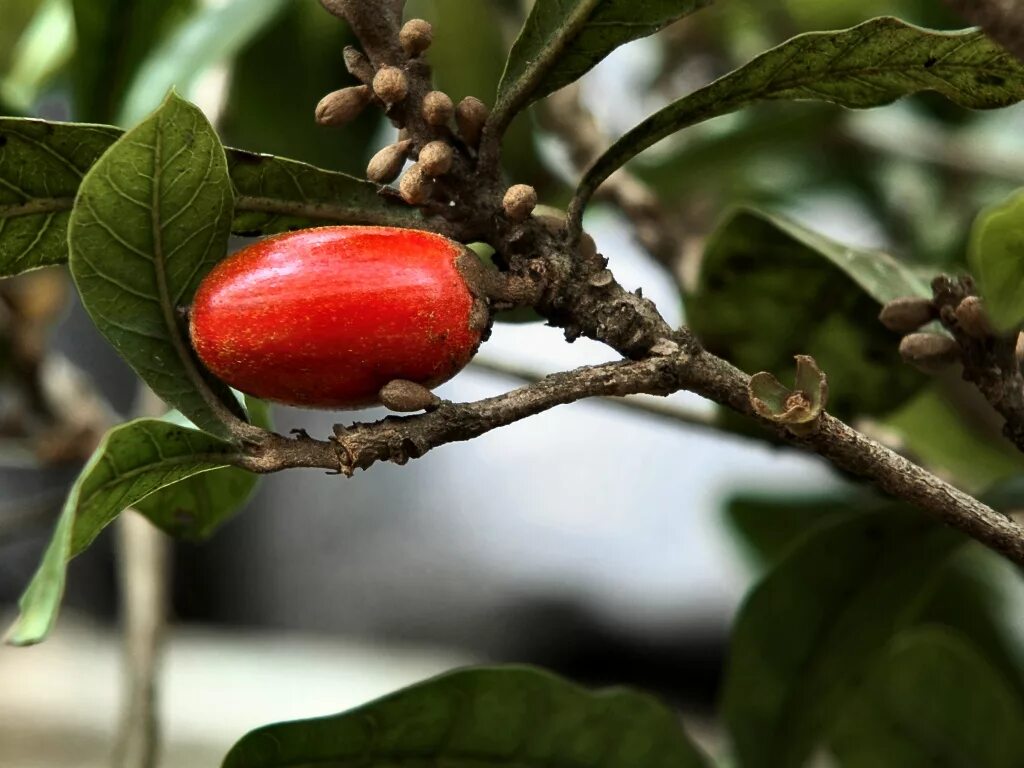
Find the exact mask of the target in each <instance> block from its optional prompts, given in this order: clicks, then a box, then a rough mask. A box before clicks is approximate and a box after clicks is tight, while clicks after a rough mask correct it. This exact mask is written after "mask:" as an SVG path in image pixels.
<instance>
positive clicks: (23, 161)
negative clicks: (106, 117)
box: [0, 118, 422, 277]
mask: <svg viewBox="0 0 1024 768" xmlns="http://www.w3.org/2000/svg"><path fill="white" fill-rule="evenodd" d="M121 135H122V132H121V131H120V130H119V129H117V128H112V127H110V126H105V125H86V124H81V123H55V122H46V121H43V120H28V119H22V118H0V277H7V276H10V275H14V274H17V273H19V272H24V271H26V270H29V269H35V268H37V267H45V266H48V265H51V264H62V263H64V262H65V261H67V225H68V216H69V214H70V211H71V207H72V204H73V202H74V199H75V195H76V194H77V193H78V187H79V185H80V184H81V181H82V178H83V177H84V176H85V174H86V172H87V171H88V170H89V168H91V167H92V166H93V164H95V163H96V161H97V160H98V159H99V158H100V156H101V155H102V154H103V153H104V152H105V151H106V150H107V149H109V148H110V146H111V145H112V144H113V143H114V142H115V141H117V139H118V137H120V136H121ZM227 152H228V167H229V172H230V174H231V180H232V182H233V183H234V185H235V191H236V194H237V195H238V201H237V204H236V209H235V219H234V221H233V223H232V231H233V232H234V233H235V234H246V235H264V234H275V233H277V232H284V231H287V230H290V229H299V228H302V227H311V226H318V225H323V224H390V225H393V226H408V227H415V226H422V219H421V218H420V215H419V213H418V212H417V211H416V209H414V208H409V207H407V206H404V205H401V204H399V203H396V202H394V201H393V200H392V199H391V198H385V197H382V196H381V195H379V194H378V193H377V187H376V185H374V184H372V183H370V182H368V181H365V180H363V179H357V178H355V177H353V176H348V175H346V174H343V173H335V172H333V171H325V170H321V169H319V168H314V167H313V166H311V165H306V164H305V163H299V162H296V161H294V160H287V159H284V158H280V157H274V156H272V155H258V154H254V153H252V152H245V151H242V150H234V149H229V150H228V151H227Z"/></svg>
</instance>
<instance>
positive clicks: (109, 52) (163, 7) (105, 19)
mask: <svg viewBox="0 0 1024 768" xmlns="http://www.w3.org/2000/svg"><path fill="white" fill-rule="evenodd" d="M72 5H73V6H74V10H75V35H76V44H75V56H74V60H73V61H72V67H71V73H72V76H73V84H74V113H75V117H76V118H78V119H79V120H88V121H90V122H93V121H95V122H110V121H111V120H113V119H114V118H115V117H116V116H117V114H118V113H119V111H120V106H121V102H122V100H123V98H124V95H125V92H126V91H127V89H128V84H129V83H130V82H131V80H132V77H133V76H134V74H135V72H136V70H137V69H138V67H139V66H140V65H141V64H142V62H143V61H144V60H145V58H146V57H147V55H149V53H150V51H151V50H152V49H153V47H154V46H155V45H156V43H157V42H158V41H159V40H160V39H161V38H162V37H164V36H165V35H166V34H168V32H169V31H170V30H172V29H174V28H175V27H176V26H177V25H178V24H180V23H181V22H183V21H184V20H185V19H186V18H187V17H188V16H189V14H191V13H192V10H193V8H194V7H195V2H194V0H73V1H72Z"/></svg>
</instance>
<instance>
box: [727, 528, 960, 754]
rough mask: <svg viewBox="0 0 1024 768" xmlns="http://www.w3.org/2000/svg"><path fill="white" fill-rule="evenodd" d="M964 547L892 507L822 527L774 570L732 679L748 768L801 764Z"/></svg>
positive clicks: (746, 625)
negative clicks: (942, 572) (956, 551)
mask: <svg viewBox="0 0 1024 768" xmlns="http://www.w3.org/2000/svg"><path fill="white" fill-rule="evenodd" d="M961 541H962V540H961V538H960V537H959V536H958V535H956V534H953V533H952V532H950V531H949V530H947V529H945V528H941V527H939V526H936V525H934V524H932V523H931V522H930V521H927V520H923V519H921V518H920V517H918V516H916V515H915V516H910V515H904V514H899V513H893V512H892V511H888V512H885V513H877V514H867V515H858V516H856V517H853V518H840V519H837V520H834V521H833V522H831V523H830V524H827V525H824V524H823V525H821V526H820V527H817V528H815V529H814V532H813V534H811V535H808V536H806V537H805V538H803V539H802V540H801V541H800V544H799V545H798V546H797V547H795V548H794V549H792V550H791V551H790V552H789V553H788V554H787V555H786V556H785V557H784V558H783V559H782V560H781V561H780V562H779V563H778V564H777V565H776V567H775V568H774V569H773V570H772V571H771V572H770V573H769V574H768V575H767V576H766V577H765V578H764V579H763V580H762V581H761V582H760V583H759V584H758V585H757V586H756V587H755V588H754V589H753V591H752V592H751V593H750V594H749V595H748V597H747V599H746V601H745V603H744V605H743V608H742V609H741V610H740V614H739V616H738V617H737V619H736V623H735V626H734V630H733V637H732V644H731V649H730V656H729V665H728V671H727V674H726V680H725V683H724V691H723V698H722V716H723V719H724V721H725V723H726V726H727V727H728V730H729V733H730V736H731V738H732V743H733V747H734V749H735V753H736V756H737V758H738V759H739V761H740V764H741V765H742V766H743V768H759V767H760V766H765V768H797V767H798V766H801V765H803V764H804V761H805V760H806V759H807V758H808V756H809V755H810V754H811V752H812V750H813V749H814V748H815V747H816V746H818V745H820V744H821V743H822V741H823V740H824V739H825V738H826V737H827V735H828V733H829V731H830V729H831V728H832V726H833V725H834V723H835V721H836V719H837V718H838V717H839V715H840V714H841V713H842V711H843V707H844V704H845V702H846V699H847V698H848V697H849V696H850V695H851V694H852V693H853V692H854V691H855V690H856V689H857V685H858V683H859V681H860V680H861V679H862V678H863V676H864V674H865V673H866V672H867V671H868V670H869V669H871V667H872V666H873V665H874V664H875V662H876V661H877V660H878V659H879V658H880V657H881V655H882V653H883V652H884V650H885V647H886V645H887V643H888V642H889V640H890V639H891V638H892V637H894V636H895V634H896V633H897V632H898V631H899V630H900V629H902V628H903V627H905V626H906V625H907V624H908V622H909V621H910V620H911V619H912V618H913V616H914V612H915V610H916V609H918V608H919V607H920V604H921V601H922V599H923V598H924V597H925V596H926V595H927V594H928V591H929V589H930V587H931V586H932V585H933V581H934V576H935V575H936V574H937V573H938V572H939V570H940V569H941V568H942V566H943V565H944V564H945V563H946V562H947V560H948V558H949V556H950V555H951V554H952V553H953V551H954V550H955V549H956V547H957V546H958V545H959V544H960V543H961Z"/></svg>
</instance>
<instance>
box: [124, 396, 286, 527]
mask: <svg viewBox="0 0 1024 768" xmlns="http://www.w3.org/2000/svg"><path fill="white" fill-rule="evenodd" d="M246 406H247V410H248V412H249V420H250V421H251V422H252V423H253V424H255V425H256V426H258V427H263V428H264V429H271V428H272V425H271V421H270V408H269V407H268V406H267V405H266V403H264V402H263V401H261V400H256V399H254V398H251V397H248V398H246ZM164 419H165V420H166V421H170V422H171V423H172V424H180V425H182V426H187V427H191V426H192V424H191V422H189V421H188V420H187V419H186V418H185V417H184V416H182V415H181V414H180V413H178V412H177V411H173V412H171V413H170V414H168V415H167V416H165V417H164ZM258 482H259V475H256V474H253V473H252V472H249V471H247V470H244V469H239V468H237V467H225V468H223V469H217V470H214V471H212V472H203V473H202V474H199V475H194V476H192V477H190V478H188V479H187V480H182V481H181V482H178V483H175V484H174V485H169V486H167V487H166V488H163V489H161V490H159V491H157V492H156V493H153V494H151V495H150V496H147V497H146V498H145V499H143V500H142V501H140V502H139V503H137V504H136V505H135V508H136V509H137V510H138V511H139V512H141V513H142V514H143V515H145V516H146V518H147V519H148V520H149V521H150V522H151V523H153V525H155V526H156V527H157V528H159V529H161V530H162V531H164V532H165V533H167V534H169V535H171V536H174V537H175V538H178V539H189V540H193V541H196V540H200V539H206V538H209V537H210V536H211V535H212V534H213V533H214V532H215V531H216V530H217V529H218V528H220V526H221V525H223V524H224V523H225V522H226V521H227V520H228V519H229V518H230V517H232V516H233V515H234V514H235V513H236V512H238V511H239V510H240V509H241V508H242V506H243V505H244V504H245V503H246V501H248V500H249V498H250V497H251V496H252V493H253V491H254V490H255V489H256V485H257V483H258Z"/></svg>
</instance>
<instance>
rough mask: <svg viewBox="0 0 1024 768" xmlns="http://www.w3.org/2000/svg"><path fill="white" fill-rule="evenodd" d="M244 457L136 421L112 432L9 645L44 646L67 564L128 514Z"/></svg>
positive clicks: (85, 473) (198, 437)
mask: <svg viewBox="0 0 1024 768" xmlns="http://www.w3.org/2000/svg"><path fill="white" fill-rule="evenodd" d="M237 457H238V454H237V449H235V448H234V447H233V446H232V445H230V444H229V443H226V442H224V441H223V440H218V439H217V438H215V437H212V436H211V435H207V434H205V433H203V432H200V431H198V430H195V429H188V428H186V427H181V426H178V425H177V424H171V423H169V422H166V421H159V420H156V419H140V420H138V421H130V422H128V423H127V424H122V425H121V426H119V427H115V428H114V429H112V430H111V431H110V432H108V433H107V434H106V436H105V437H104V438H103V441H102V442H101V443H100V444H99V446H98V447H97V448H96V451H95V452H94V453H93V455H92V458H90V459H89V461H88V463H87V464H86V465H85V467H84V468H83V469H82V472H81V474H80V475H79V476H78V479H77V480H76V481H75V483H74V485H73V486H72V487H71V492H70V493H69V494H68V498H67V501H66V502H65V503H64V510H63V511H62V512H61V516H60V520H59V522H58V523H57V528H56V530H55V531H54V534H53V538H52V539H51V541H50V545H49V547H48V548H47V550H46V554H45V555H44V556H43V560H42V563H40V565H39V569H38V570H37V571H36V574H35V576H34V577H33V578H32V582H31V583H30V584H29V586H28V588H27V589H26V590H25V593H24V594H23V595H22V598H21V600H20V601H19V603H18V606H19V608H20V610H21V612H20V615H19V616H18V619H17V621H15V623H14V625H13V626H12V627H11V629H10V630H9V631H8V633H7V636H6V638H5V639H6V641H7V642H8V643H11V644H12V645H31V644H33V643H38V642H40V641H42V640H43V639H45V637H46V635H47V634H48V633H49V632H50V629H51V628H52V627H53V623H54V621H56V618H57V611H58V609H59V607H60V600H61V596H62V595H63V592H64V579H65V574H66V571H67V563H68V561H69V560H70V559H71V558H73V557H74V556H75V555H77V554H79V553H80V552H82V551H83V550H84V549H85V548H86V547H88V546H89V544H91V543H92V541H93V539H95V538H96V536H97V535H98V534H99V532H100V531H101V530H103V528H105V527H106V526H107V525H109V524H110V523H111V522H112V521H113V520H114V518H115V517H117V515H118V514H119V513H120V512H121V511H123V510H124V509H126V508H127V507H129V506H131V505H132V504H135V503H136V502H137V501H139V500H141V499H143V498H145V497H146V496H147V495H149V494H150V493H153V492H154V491H156V490H158V489H160V488H163V487H165V486H168V485H171V484H172V483H176V482H178V481H179V480H183V479H185V478H187V477H190V476H192V475H196V474H198V473H200V472H207V471H210V470H214V469H219V468H221V467H226V466H229V465H230V464H231V463H232V461H233V460H234V459H236V458H237Z"/></svg>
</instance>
